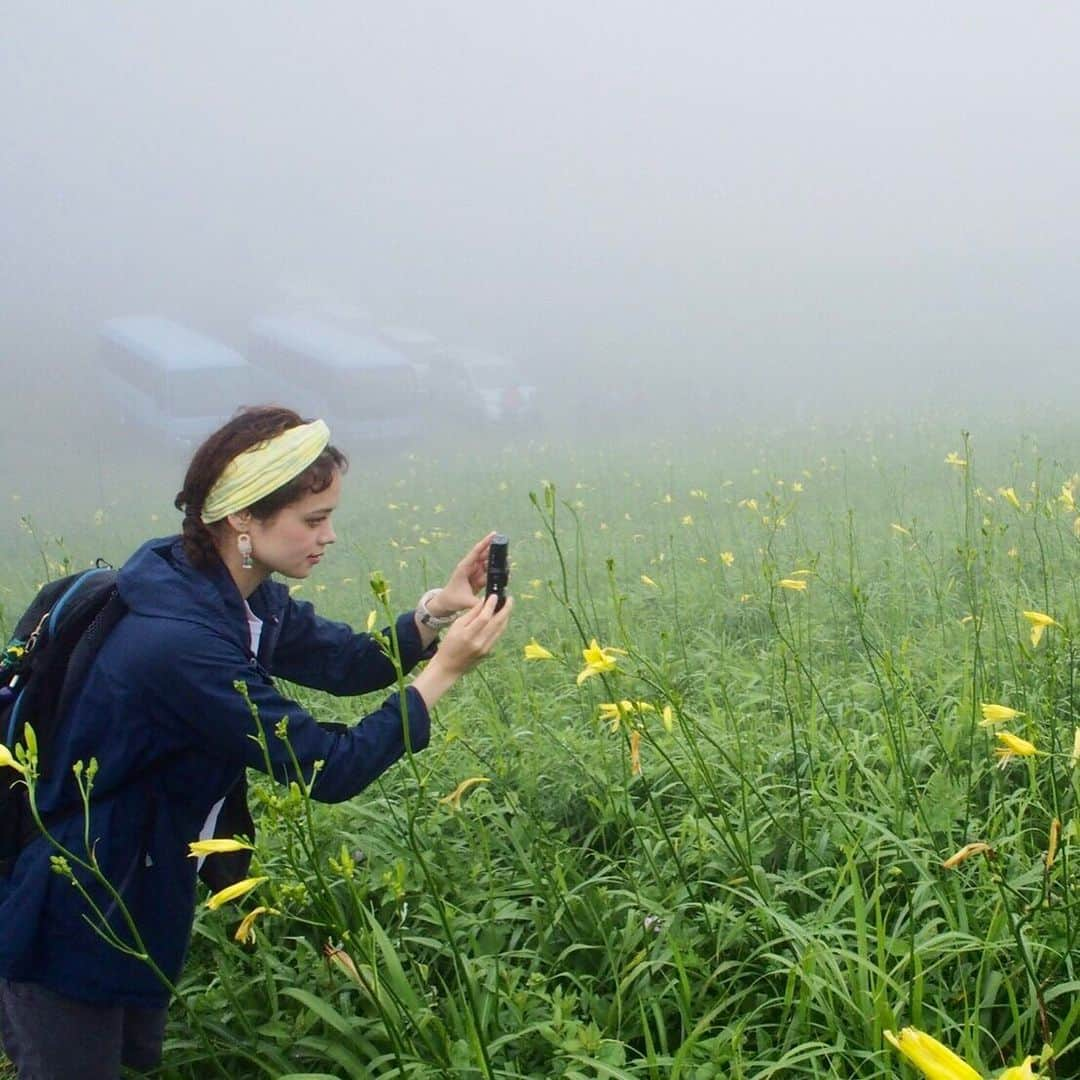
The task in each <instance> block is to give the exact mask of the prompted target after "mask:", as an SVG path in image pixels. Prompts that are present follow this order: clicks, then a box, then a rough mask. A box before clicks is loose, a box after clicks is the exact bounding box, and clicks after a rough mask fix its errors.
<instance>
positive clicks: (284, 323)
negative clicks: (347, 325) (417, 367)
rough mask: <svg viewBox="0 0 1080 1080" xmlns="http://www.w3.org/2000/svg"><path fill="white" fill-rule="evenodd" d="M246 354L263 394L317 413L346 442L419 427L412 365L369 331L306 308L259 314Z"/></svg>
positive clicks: (394, 435) (397, 434) (393, 435)
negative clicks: (261, 380) (351, 329)
mask: <svg viewBox="0 0 1080 1080" xmlns="http://www.w3.org/2000/svg"><path fill="white" fill-rule="evenodd" d="M248 360H249V362H250V363H251V364H252V366H253V367H254V368H255V369H256V370H257V371H258V372H259V374H260V376H261V377H262V378H264V379H265V380H266V388H267V393H268V395H269V398H270V399H272V400H276V401H278V402H280V403H281V404H286V405H289V406H290V407H291V408H294V409H296V410H297V411H298V412H299V413H301V414H302V415H304V416H320V417H322V418H324V419H325V420H326V422H327V423H328V424H329V425H330V427H331V429H332V430H333V432H334V441H335V442H337V443H339V444H341V445H343V446H345V447H346V448H348V447H349V446H350V445H357V444H360V443H366V442H372V441H375V440H381V439H393V438H399V437H402V436H406V435H411V434H412V433H414V432H415V431H416V430H417V428H418V425H419V417H418V400H417V385H416V373H415V371H414V370H413V368H412V366H411V365H410V364H409V362H408V361H407V360H406V359H405V357H403V356H402V355H401V354H400V353H399V352H397V351H396V350H394V349H392V348H390V347H389V346H388V345H386V344H385V343H384V342H382V341H379V340H378V339H377V338H376V337H374V336H373V335H367V334H362V333H354V332H349V331H347V330H343V329H341V327H339V326H337V325H335V324H333V323H330V322H328V321H325V320H322V319H316V318H312V317H311V316H307V315H284V316H266V317H262V318H257V319H255V320H254V321H253V322H252V323H251V326H250V332H249V340H248Z"/></svg>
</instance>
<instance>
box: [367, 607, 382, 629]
mask: <svg viewBox="0 0 1080 1080" xmlns="http://www.w3.org/2000/svg"><path fill="white" fill-rule="evenodd" d="M378 617H379V616H378V613H377V612H376V611H375V609H374V608H372V609H371V611H369V612H368V613H367V621H366V622H365V624H364V629H365V630H367V632H368V633H369V634H370V633H371V631H372V630H374V629H375V620H376V619H377V618H378Z"/></svg>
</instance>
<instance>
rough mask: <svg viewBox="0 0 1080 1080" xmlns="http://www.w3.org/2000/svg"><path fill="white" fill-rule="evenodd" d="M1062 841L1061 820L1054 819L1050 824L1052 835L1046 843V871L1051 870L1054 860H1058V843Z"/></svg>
mask: <svg viewBox="0 0 1080 1080" xmlns="http://www.w3.org/2000/svg"><path fill="white" fill-rule="evenodd" d="M1060 840H1061V819H1060V818H1054V820H1053V821H1051V822H1050V835H1049V837H1048V839H1047V842H1046V860H1045V861H1046V869H1047V870H1051V869H1053V866H1054V859H1056V858H1057V850H1058V843H1059V841H1060Z"/></svg>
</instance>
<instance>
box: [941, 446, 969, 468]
mask: <svg viewBox="0 0 1080 1080" xmlns="http://www.w3.org/2000/svg"><path fill="white" fill-rule="evenodd" d="M945 464H946V465H955V466H956V467H957V468H958V469H962V468H964V467H965V466H966V465H967V462H966V461H965V460H964V459H963V458H962V457H961V456H960V455H959V454H958V453H957V452H956V451H955V450H951V451H950V452H949V453H947V454H946V455H945Z"/></svg>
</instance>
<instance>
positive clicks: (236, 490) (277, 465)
mask: <svg viewBox="0 0 1080 1080" xmlns="http://www.w3.org/2000/svg"><path fill="white" fill-rule="evenodd" d="M329 442H330V429H329V428H328V427H327V426H326V423H325V421H322V420H312V421H311V423H310V424H301V425H300V426H299V427H294V428H289V429H288V431H283V432H282V433H281V434H280V435H275V436H274V438H272V439H269V440H268V441H266V442H264V443H259V444H258V445H257V446H253V447H252V448H251V449H250V450H245V451H244V452H243V453H242V454H237V455H236V457H234V458H233V459H232V461H230V462H229V464H228V465H226V466H225V468H224V470H223V471H222V473H221V475H220V476H219V477H218V479H217V483H216V484H214V486H213V487H212V488H211V489H210V494H209V495H207V496H206V502H204V503H203V508H202V519H203V523H204V524H206V525H212V524H213V523H214V522H215V521H221V520H222V519H223V518H226V517H228V516H229V515H230V514H235V513H238V512H239V511H240V510H244V509H245V508H246V507H249V506H252V505H254V504H255V503H257V502H258V501H259V500H260V499H263V498H265V497H266V496H267V495H269V494H270V492H272V491H277V489H278V488H279V487H281V486H282V485H283V484H287V483H288V482H289V481H290V480H295V479H296V477H298V476H299V475H300V474H301V473H302V472H303V471H304V470H305V469H306V468H307V467H308V466H309V465H310V464H311V463H312V462H313V461H314V460H315V459H316V458H317V457H318V456H319V455H320V454H321V453H322V452H323V450H325V449H326V444H327V443H329Z"/></svg>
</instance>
